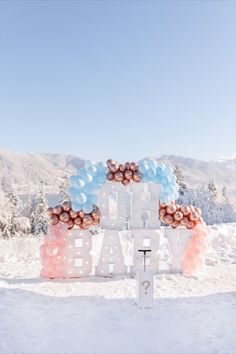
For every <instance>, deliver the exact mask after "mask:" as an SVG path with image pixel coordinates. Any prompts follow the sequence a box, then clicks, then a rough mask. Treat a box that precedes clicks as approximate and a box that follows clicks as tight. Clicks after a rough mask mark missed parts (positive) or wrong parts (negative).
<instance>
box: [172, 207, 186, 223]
mask: <svg viewBox="0 0 236 354" xmlns="http://www.w3.org/2000/svg"><path fill="white" fill-rule="evenodd" d="M183 217H184V215H183V213H182V212H181V211H179V210H177V211H176V212H175V213H174V219H175V221H178V222H179V221H181V220H182V219H183Z"/></svg>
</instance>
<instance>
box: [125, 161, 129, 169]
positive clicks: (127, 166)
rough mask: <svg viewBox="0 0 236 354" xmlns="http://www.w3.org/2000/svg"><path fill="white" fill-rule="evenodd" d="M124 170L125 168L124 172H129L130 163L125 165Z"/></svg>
mask: <svg viewBox="0 0 236 354" xmlns="http://www.w3.org/2000/svg"><path fill="white" fill-rule="evenodd" d="M125 168H126V170H129V168H130V163H129V162H126V163H125Z"/></svg>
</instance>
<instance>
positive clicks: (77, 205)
mask: <svg viewBox="0 0 236 354" xmlns="http://www.w3.org/2000/svg"><path fill="white" fill-rule="evenodd" d="M71 207H72V209H73V210H74V211H79V210H81V209H82V207H81V204H79V203H77V202H76V201H75V200H72V202H71Z"/></svg>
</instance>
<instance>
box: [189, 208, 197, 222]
mask: <svg viewBox="0 0 236 354" xmlns="http://www.w3.org/2000/svg"><path fill="white" fill-rule="evenodd" d="M198 219H199V215H198V213H196V211H195V210H192V211H190V214H189V220H190V221H197V220H198Z"/></svg>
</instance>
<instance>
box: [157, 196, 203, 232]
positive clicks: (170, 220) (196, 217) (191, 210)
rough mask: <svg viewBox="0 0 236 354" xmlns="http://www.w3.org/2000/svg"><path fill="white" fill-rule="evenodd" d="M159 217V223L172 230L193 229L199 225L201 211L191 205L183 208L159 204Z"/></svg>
mask: <svg viewBox="0 0 236 354" xmlns="http://www.w3.org/2000/svg"><path fill="white" fill-rule="evenodd" d="M159 216H160V219H161V221H162V222H163V223H164V224H166V225H170V226H171V227H172V228H174V229H175V228H176V227H181V226H182V227H186V228H188V229H194V228H195V226H196V225H197V224H201V223H202V222H203V219H202V217H201V209H199V208H195V207H194V206H192V205H189V206H183V205H178V204H175V202H172V203H170V204H163V203H161V204H160V209H159Z"/></svg>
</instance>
